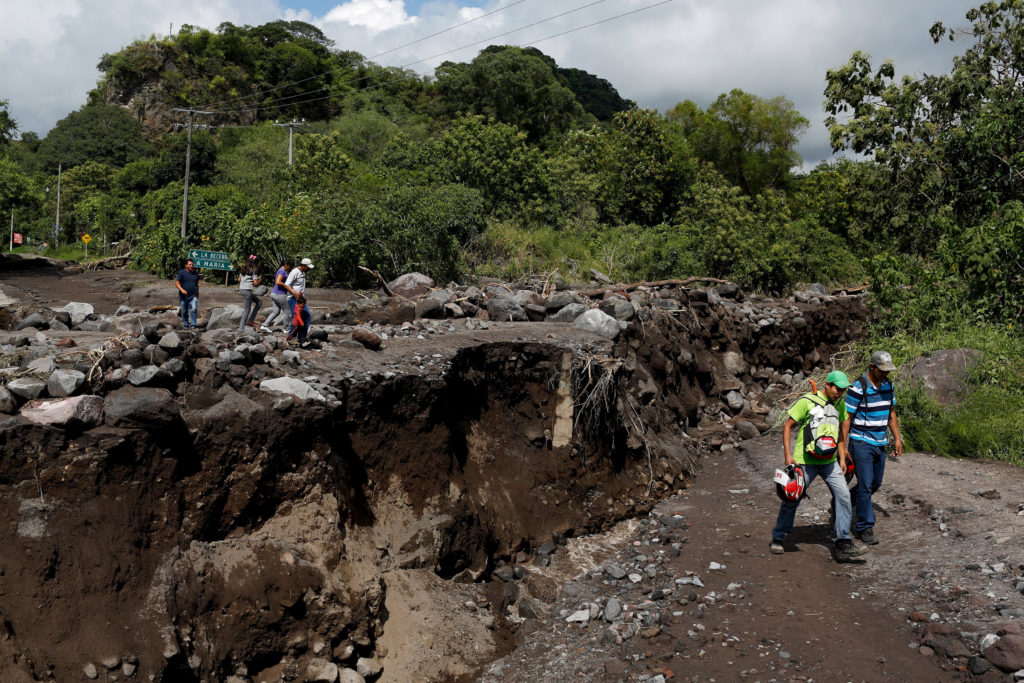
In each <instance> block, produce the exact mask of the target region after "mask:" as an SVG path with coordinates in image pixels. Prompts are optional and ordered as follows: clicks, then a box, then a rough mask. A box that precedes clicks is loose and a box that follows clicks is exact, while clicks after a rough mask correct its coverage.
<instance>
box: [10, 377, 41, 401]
mask: <svg viewBox="0 0 1024 683" xmlns="http://www.w3.org/2000/svg"><path fill="white" fill-rule="evenodd" d="M7 390H8V391H10V392H11V393H12V394H14V395H15V396H18V397H20V398H22V399H24V400H27V401H31V400H32V399H36V398H39V397H40V396H42V395H43V392H44V391H45V390H46V382H44V381H43V380H41V379H39V378H38V377H18V378H17V379H12V380H11V381H10V382H8V383H7Z"/></svg>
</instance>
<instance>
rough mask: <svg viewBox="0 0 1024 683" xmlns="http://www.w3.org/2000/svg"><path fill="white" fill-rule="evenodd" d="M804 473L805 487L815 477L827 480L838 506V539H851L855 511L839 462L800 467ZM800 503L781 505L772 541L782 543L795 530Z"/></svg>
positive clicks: (785, 502)
mask: <svg viewBox="0 0 1024 683" xmlns="http://www.w3.org/2000/svg"><path fill="white" fill-rule="evenodd" d="M798 467H800V468H801V469H802V470H803V471H804V487H805V488H806V487H808V486H810V485H811V482H812V481H814V478H815V477H819V476H820V477H821V478H822V479H824V480H825V484H827V485H828V488H829V490H830V491H831V492H832V497H833V498H835V506H836V527H835V537H836V539H837V540H838V539H841V538H846V539H849V538H850V519H851V518H852V517H853V509H852V508H851V507H850V491H849V489H847V488H846V477H844V476H843V471H842V470H841V469H839V463H838V462H830V463H829V464H827V465H798ZM799 505H800V501H796V502H792V501H783V502H782V503H781V504H780V505H779V517H778V519H777V520H775V528H774V529H772V540H773V541H778V542H779V543H781V542H782V541H783V540H784V539H785V538H786V535H787V534H788V533H789V532H790V531H792V530H793V521H794V520H795V519H796V509H797V507H798V506H799Z"/></svg>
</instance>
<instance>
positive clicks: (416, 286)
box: [388, 273, 434, 299]
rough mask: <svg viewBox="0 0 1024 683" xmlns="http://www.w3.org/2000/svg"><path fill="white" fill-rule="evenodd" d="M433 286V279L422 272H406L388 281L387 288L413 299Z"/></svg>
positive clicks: (397, 294) (398, 294)
mask: <svg viewBox="0 0 1024 683" xmlns="http://www.w3.org/2000/svg"><path fill="white" fill-rule="evenodd" d="M433 288H434V281H433V280H431V279H430V278H429V277H427V276H426V275H424V274H423V273H406V274H405V275H399V276H398V277H397V278H395V279H394V280H392V281H391V282H389V283H388V289H390V290H391V291H392V293H394V294H395V295H396V296H403V297H405V298H406V299H415V298H417V297H420V296H423V295H424V294H426V293H427V292H429V291H430V290H431V289H433Z"/></svg>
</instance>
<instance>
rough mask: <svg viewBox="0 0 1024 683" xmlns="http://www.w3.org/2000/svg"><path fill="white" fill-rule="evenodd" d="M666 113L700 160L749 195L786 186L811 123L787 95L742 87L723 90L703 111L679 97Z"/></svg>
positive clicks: (798, 161) (797, 164) (798, 159)
mask: <svg viewBox="0 0 1024 683" xmlns="http://www.w3.org/2000/svg"><path fill="white" fill-rule="evenodd" d="M666 118H668V119H669V120H670V121H673V122H674V123H676V124H677V125H679V126H680V127H681V128H682V130H683V132H684V134H685V135H686V136H687V139H688V140H689V141H690V144H691V146H692V147H693V149H694V151H695V152H696V153H697V154H698V156H699V157H700V158H701V159H702V160H704V161H707V162H710V163H712V164H714V166H715V168H717V169H718V172H719V173H721V174H722V175H723V176H725V178H726V179H727V180H729V182H731V183H733V184H734V185H738V186H739V187H740V188H742V189H743V191H744V192H746V193H747V194H748V195H751V196H756V195H758V194H761V193H762V192H764V191H766V190H770V189H773V188H774V189H782V188H785V187H786V185H787V183H788V181H789V180H790V178H791V174H792V171H793V168H794V167H796V166H799V165H800V155H799V154H797V153H796V145H797V142H798V141H799V137H800V134H801V133H802V132H803V131H804V130H806V129H807V126H808V125H809V124H808V121H807V119H805V118H804V117H803V116H801V115H800V113H799V112H798V111H796V110H795V109H794V108H793V103H792V102H790V101H789V100H788V99H786V98H785V97H783V96H781V95H779V96H777V97H773V98H771V99H764V98H762V97H759V96H757V95H754V94H751V93H747V92H744V91H742V90H739V89H734V90H731V91H729V92H728V93H725V94H722V95H719V97H718V99H716V100H715V101H714V102H713V103H712V104H711V106H710V107H708V109H707V111H703V112H702V111H701V110H700V107H698V106H697V105H696V104H694V103H693V102H691V101H689V100H687V101H685V102H681V103H679V104H677V105H676V106H675V107H673V108H672V109H671V110H669V111H668V112H667V113H666Z"/></svg>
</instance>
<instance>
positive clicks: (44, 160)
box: [36, 105, 152, 173]
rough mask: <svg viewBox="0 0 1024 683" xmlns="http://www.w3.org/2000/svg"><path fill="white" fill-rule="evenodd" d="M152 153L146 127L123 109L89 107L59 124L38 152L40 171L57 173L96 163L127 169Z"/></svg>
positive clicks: (69, 115) (37, 158) (48, 135)
mask: <svg viewBox="0 0 1024 683" xmlns="http://www.w3.org/2000/svg"><path fill="white" fill-rule="evenodd" d="M151 153H152V148H151V146H150V144H149V143H148V142H146V140H145V139H144V138H143V136H142V124H141V123H139V122H138V121H137V120H136V119H135V118H134V117H132V115H131V114H129V113H128V112H126V111H125V110H124V109H122V108H121V107H114V106H106V105H91V106H85V107H82V108H81V109H79V110H78V111H75V112H72V113H70V114H68V115H67V116H66V117H65V118H63V119H61V120H60V121H58V122H57V125H56V126H54V127H53V130H51V131H50V132H49V133H48V134H47V135H46V137H45V138H44V139H43V141H42V142H41V143H40V144H39V149H38V150H37V151H36V165H37V168H39V170H41V171H44V172H46V173H54V172H56V170H57V164H58V163H60V164H61V165H62V166H63V167H64V169H65V170H67V169H69V168H72V167H74V166H78V165H79V164H84V163H85V162H87V161H93V162H97V163H101V164H109V165H111V166H124V165H125V164H126V163H128V162H131V161H134V160H136V159H138V158H140V157H143V156H146V155H148V154H151Z"/></svg>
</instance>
